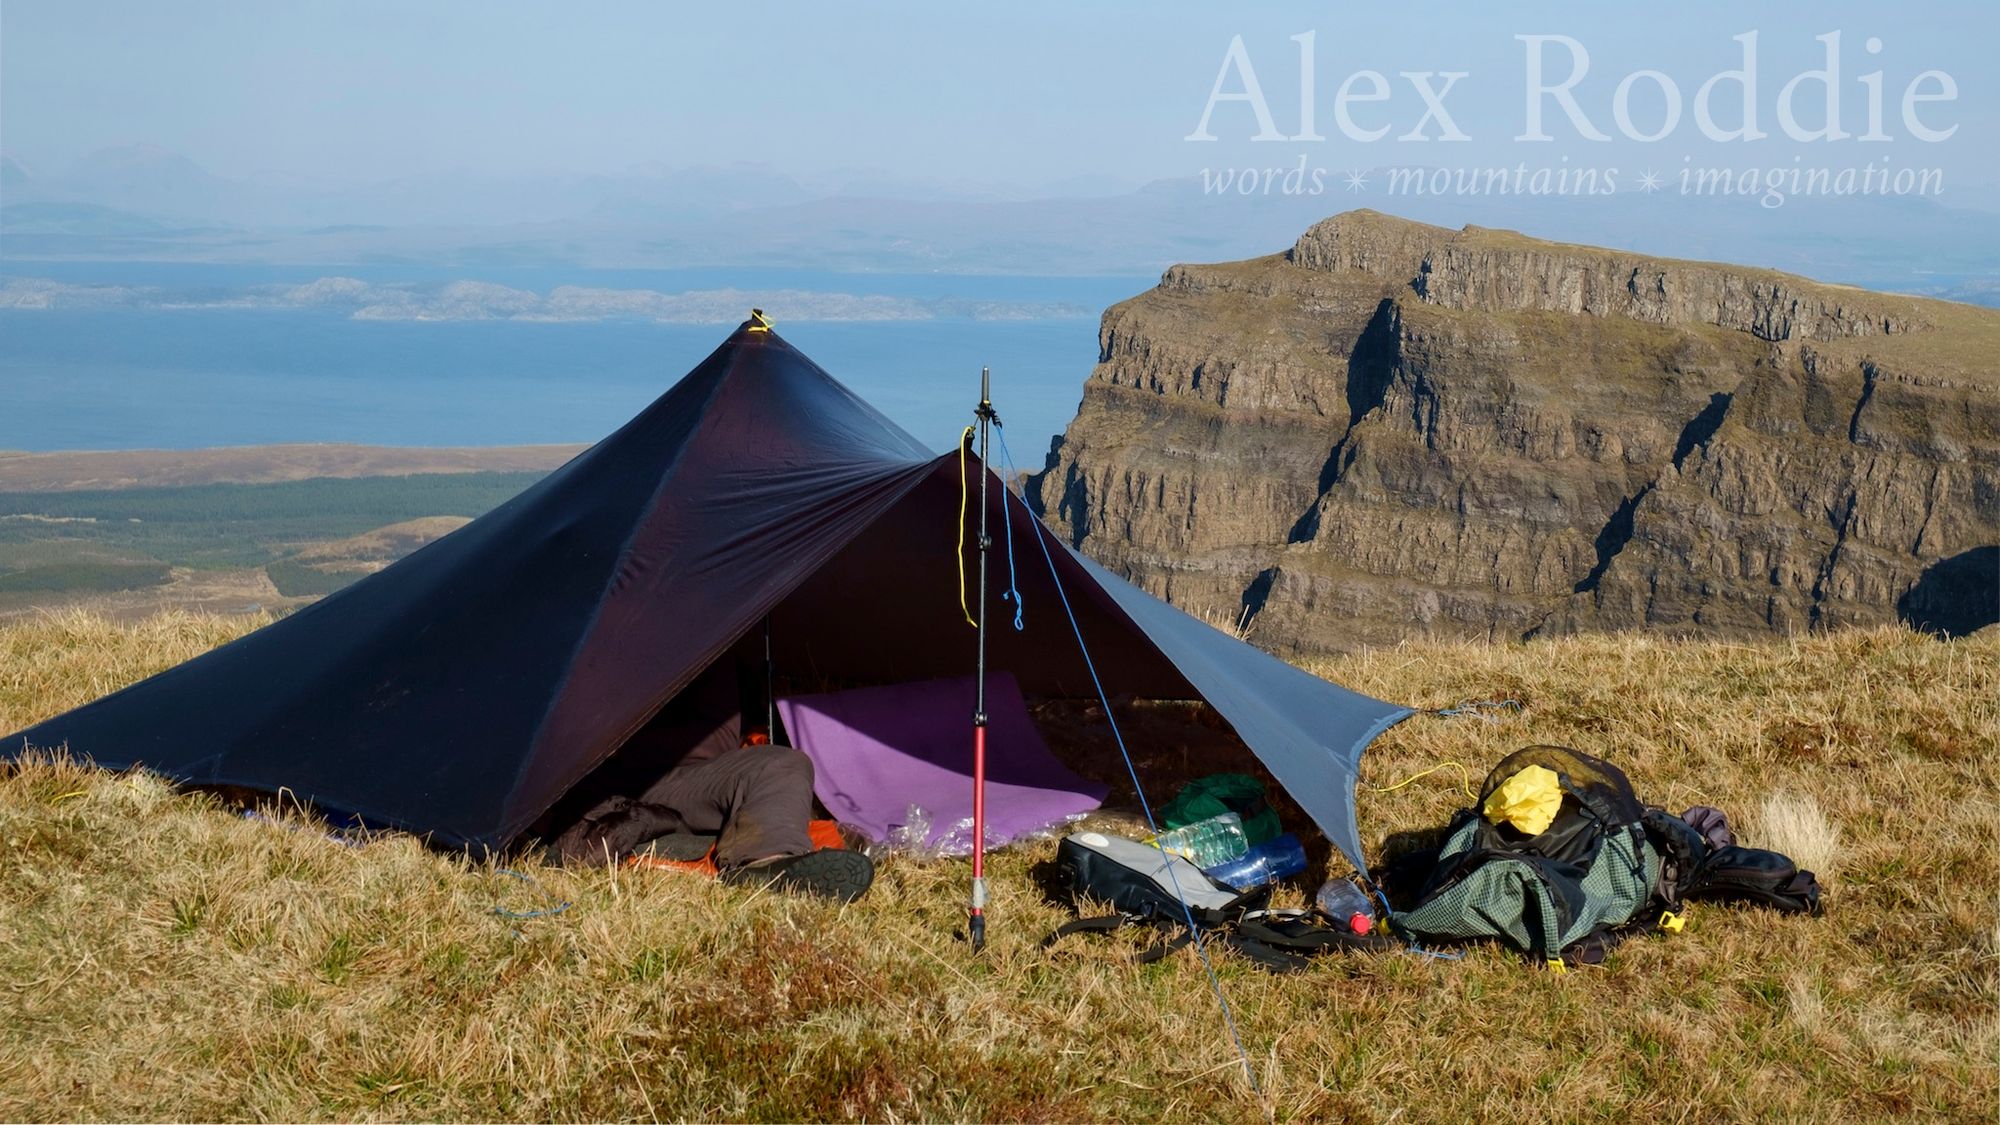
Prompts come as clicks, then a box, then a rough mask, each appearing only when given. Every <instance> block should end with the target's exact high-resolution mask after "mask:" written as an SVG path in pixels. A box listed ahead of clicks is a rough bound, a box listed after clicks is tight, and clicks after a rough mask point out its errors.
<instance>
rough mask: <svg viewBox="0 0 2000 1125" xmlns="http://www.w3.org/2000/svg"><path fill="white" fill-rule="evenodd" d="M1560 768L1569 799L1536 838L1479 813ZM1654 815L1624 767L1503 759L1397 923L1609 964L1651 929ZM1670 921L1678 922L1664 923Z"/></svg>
mask: <svg viewBox="0 0 2000 1125" xmlns="http://www.w3.org/2000/svg"><path fill="white" fill-rule="evenodd" d="M1537 765H1538V766H1542V767H1544V768H1546V769H1549V770H1551V771H1553V772H1554V773H1555V775H1556V777H1557V780H1558V782H1559V784H1560V786H1561V791H1562V803H1561V805H1560V807H1559V809H1558V811H1557V812H1556V814H1555V818H1554V820H1553V821H1552V822H1551V823H1550V824H1549V825H1548V827H1547V828H1546V829H1544V830H1543V831H1541V832H1539V833H1536V834H1534V835H1532V836H1531V835H1527V834H1525V833H1523V832H1521V831H1520V830H1519V829H1517V828H1515V827H1514V826H1513V825H1512V824H1509V823H1506V822H1504V821H1503V822H1500V823H1495V822H1494V821H1493V820H1490V819H1488V818H1487V817H1485V816H1483V815H1481V812H1480V809H1482V808H1484V807H1486V803H1487V798H1488V797H1489V796H1491V795H1492V793H1493V791H1494V790H1495V789H1498V788H1500V786H1501V785H1503V784H1504V783H1505V782H1506V781H1507V780H1508V779H1509V778H1512V777H1513V776H1514V775H1515V774H1516V773H1518V772H1520V771H1521V770H1522V769H1524V768H1526V767H1528V766H1537ZM1645 813H1646V810H1645V808H1644V807H1643V806H1642V805H1640V803H1639V800H1638V798H1637V797H1636V796H1634V795H1633V792H1632V784H1631V782H1630V781H1628V780H1627V779H1626V777H1625V774H1624V772H1623V771H1621V770H1619V769H1618V768H1617V767H1616V766H1613V765H1611V764H1610V763H1608V762H1604V761H1601V760H1599V759H1597V758H1593V757H1590V756H1588V755H1586V754H1580V753H1577V752H1576V751H1574V750H1568V749H1565V748H1563V747H1559V746H1530V747H1528V748H1526V749H1524V750H1517V751H1515V752H1514V753H1512V754H1509V755H1508V756H1507V757H1505V758H1503V759H1501V761H1500V764H1499V765H1497V766H1495V767H1494V768H1493V772H1492V773H1490V774H1488V775H1487V778H1486V784H1485V786H1484V787H1483V788H1482V789H1481V790H1480V794H1479V800H1478V802H1476V803H1475V805H1474V807H1473V808H1470V809H1465V810H1462V811H1461V812H1460V813H1459V814H1458V815H1457V816H1456V817H1455V818H1453V820H1452V822H1451V825H1450V827H1449V828H1447V829H1446V835H1445V841H1444V843H1443V844H1442V845H1441V846H1440V847H1439V848H1438V849H1437V852H1436V853H1435V857H1434V860H1433V859H1432V857H1428V856H1427V857H1425V859H1424V860H1423V862H1426V863H1432V864H1433V865H1432V866H1431V867H1430V871H1429V874H1428V877H1427V878H1425V879H1424V880H1423V882H1422V884H1421V890H1420V891H1419V892H1418V894H1417V900H1416V904H1415V905H1414V906H1412V907H1410V908H1409V909H1408V910H1404V911H1400V912H1397V913H1394V914H1392V915H1391V916H1390V923H1391V925H1392V926H1394V927H1395V928H1396V929H1397V930H1399V931H1401V932H1402V933H1403V934H1404V935H1405V936H1406V937H1408V938H1410V939H1412V940H1416V941H1459V940H1466V939H1475V938H1495V939H1498V940H1500V941H1503V942H1505V943H1506V944H1508V945H1510V946H1512V947H1514V948H1515V949H1517V950H1520V951H1521V952H1523V953H1525V954H1527V955H1529V956H1530V957H1532V958H1535V959H1537V960H1541V961H1546V962H1549V963H1550V964H1551V966H1552V967H1560V966H1561V965H1562V964H1563V963H1565V962H1569V963H1578V962H1583V963H1591V962H1596V961H1600V960H1602V959H1603V956H1604V952H1605V950H1606V949H1607V948H1608V947H1609V946H1610V945H1611V944H1612V943H1613V942H1614V941H1615V940H1616V938H1617V936H1618V931H1621V930H1624V929H1626V928H1627V927H1630V926H1632V924H1633V923H1634V922H1639V921H1644V922H1652V921H1653V920H1655V919H1656V918H1660V917H1661V916H1660V915H1657V914H1654V913H1652V911H1651V910H1650V907H1652V906H1653V905H1654V904H1655V900H1656V895H1657V892H1658V889H1659V885H1660V873H1661V860H1660V855H1659V853H1658V851H1657V850H1656V849H1655V848H1654V846H1653V843H1652V842H1651V840H1650V839H1649V838H1648V836H1647V832H1646V828H1645V825H1644V823H1643V821H1644V818H1645ZM1665 924H1668V925H1671V924H1672V922H1671V919H1670V918H1668V919H1665Z"/></svg>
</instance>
